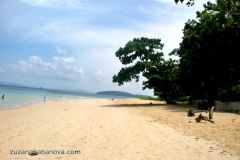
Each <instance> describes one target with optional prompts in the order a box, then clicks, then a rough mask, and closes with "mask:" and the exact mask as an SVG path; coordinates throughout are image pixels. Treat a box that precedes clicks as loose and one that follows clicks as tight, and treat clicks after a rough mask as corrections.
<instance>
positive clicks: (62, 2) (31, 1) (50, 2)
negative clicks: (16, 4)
mask: <svg viewBox="0 0 240 160" xmlns="http://www.w3.org/2000/svg"><path fill="white" fill-rule="evenodd" d="M20 1H21V2H23V3H26V4H28V5H31V6H34V7H49V8H79V7H81V6H82V5H83V3H84V1H83V0H20Z"/></svg>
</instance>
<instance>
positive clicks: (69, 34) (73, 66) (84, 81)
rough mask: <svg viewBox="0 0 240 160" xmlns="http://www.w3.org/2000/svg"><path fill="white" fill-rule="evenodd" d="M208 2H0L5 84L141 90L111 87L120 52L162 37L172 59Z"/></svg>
mask: <svg viewBox="0 0 240 160" xmlns="http://www.w3.org/2000/svg"><path fill="white" fill-rule="evenodd" d="M205 2H206V0H204V1H203V0H195V5H194V6H193V7H187V6H186V5H184V4H183V5H181V4H179V5H176V4H175V3H174V0H102V1H100V0H11V1H9V0H1V1H0V56H1V58H0V61H1V63H0V77H1V81H7V82H16V83H21V84H24V85H28V86H35V87H46V88H56V89H83V90H87V91H90V92H96V91H102V90H121V91H127V92H131V93H139V94H149V95H152V91H150V90H145V91H142V85H141V82H139V83H136V82H130V83H127V84H125V85H124V86H120V87H119V86H118V85H117V84H113V83H112V76H113V75H114V74H116V73H117V72H118V71H119V70H120V68H121V67H122V65H121V63H120V62H119V60H118V59H117V58H116V57H115V54H114V53H115V51H116V50H117V49H118V48H119V47H122V46H124V45H125V44H126V43H127V42H128V41H129V40H131V39H133V38H135V37H149V38H160V39H162V42H163V43H164V49H163V51H164V53H165V54H168V53H169V52H170V51H171V50H172V49H174V48H176V47H178V45H179V43H180V42H181V37H182V29H183V27H184V23H185V22H187V20H188V19H193V18H195V12H196V10H202V4H203V3H205Z"/></svg>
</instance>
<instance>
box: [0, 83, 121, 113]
mask: <svg viewBox="0 0 240 160" xmlns="http://www.w3.org/2000/svg"><path fill="white" fill-rule="evenodd" d="M3 95H4V96H3ZM0 96H1V97H0V98H1V99H0V110H1V109H6V108H19V107H24V106H27V105H31V104H34V103H39V102H43V101H44V99H46V100H62V99H91V98H123V97H120V96H113V95H100V94H96V93H87V92H75V91H65V90H56V89H44V88H33V87H25V86H12V85H2V84H0Z"/></svg>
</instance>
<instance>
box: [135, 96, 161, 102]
mask: <svg viewBox="0 0 240 160" xmlns="http://www.w3.org/2000/svg"><path fill="white" fill-rule="evenodd" d="M137 98H139V99H142V100H154V101H161V100H162V99H161V98H160V97H156V98H155V97H146V96H139V97H137Z"/></svg>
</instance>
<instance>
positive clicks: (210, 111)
mask: <svg viewBox="0 0 240 160" xmlns="http://www.w3.org/2000/svg"><path fill="white" fill-rule="evenodd" d="M214 108H215V107H214V106H212V107H211V108H208V118H209V119H213V110H214Z"/></svg>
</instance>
